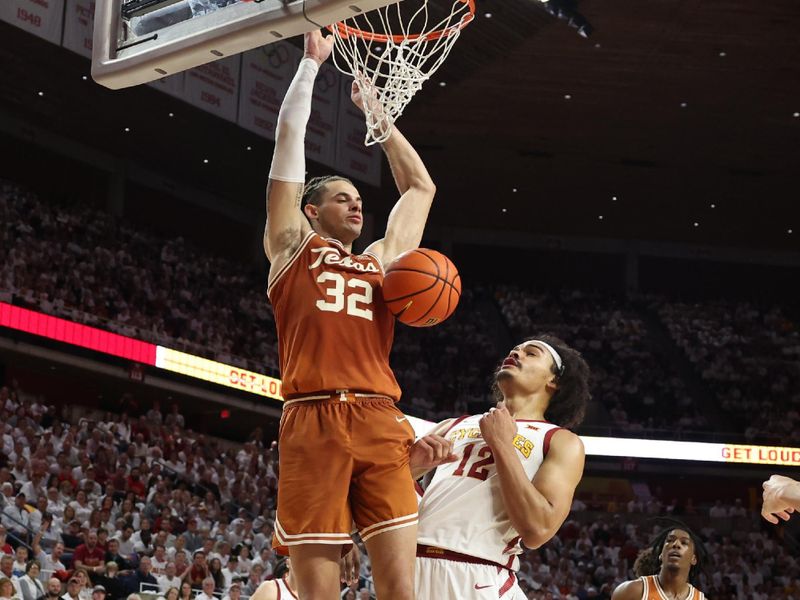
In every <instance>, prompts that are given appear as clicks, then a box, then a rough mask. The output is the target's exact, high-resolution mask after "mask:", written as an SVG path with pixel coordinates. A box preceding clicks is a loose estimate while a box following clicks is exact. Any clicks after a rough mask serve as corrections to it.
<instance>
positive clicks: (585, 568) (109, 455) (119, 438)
mask: <svg viewBox="0 0 800 600" xmlns="http://www.w3.org/2000/svg"><path fill="white" fill-rule="evenodd" d="M90 417H91V415H90V414H89V415H86V416H84V417H83V418H81V419H79V420H78V421H77V422H74V421H72V422H71V421H70V420H69V419H67V417H66V415H65V414H64V411H63V410H62V409H59V408H57V407H54V406H50V405H48V404H47V403H46V402H45V401H44V400H42V399H40V398H37V397H34V396H30V395H28V394H26V393H24V391H23V390H20V389H18V388H17V387H14V386H13V385H12V386H8V387H2V388H0V491H1V492H2V494H0V513H1V516H0V555H2V557H0V597H3V598H6V597H8V598H15V599H17V600H38V599H40V598H43V597H45V596H48V594H49V593H50V590H52V593H51V594H50V595H49V600H56V598H57V597H59V598H62V599H64V600H115V599H117V598H130V600H137V598H136V597H132V598H131V594H133V595H134V596H135V595H137V594H144V595H145V597H147V596H146V594H149V593H153V594H155V595H157V596H159V597H164V598H166V599H167V600H195V599H197V600H214V598H225V599H226V600H239V598H246V597H248V596H249V595H251V594H252V593H253V591H254V590H255V589H256V588H257V587H258V585H259V584H260V583H261V582H262V581H264V580H266V579H268V578H271V577H274V576H275V574H276V573H279V572H280V571H279V570H280V569H282V567H283V566H284V565H283V562H282V560H281V559H279V558H278V557H276V556H275V554H274V553H273V551H272V549H271V533H272V524H273V519H274V506H275V496H276V489H277V473H276V465H275V453H274V451H273V449H272V448H271V447H265V446H264V445H263V444H261V443H260V442H259V441H253V440H257V439H258V438H259V437H260V435H259V434H257V433H256V435H254V436H251V439H250V441H247V442H245V443H243V444H235V443H230V444H227V443H225V444H222V442H220V441H217V440H211V439H207V438H205V437H204V436H200V435H197V434H195V433H193V432H192V430H191V429H189V428H187V424H186V423H185V418H184V417H183V415H181V414H180V412H179V410H178V409H177V407H176V406H173V407H172V408H171V409H170V411H169V412H168V413H166V414H164V413H162V412H161V408H160V406H159V405H158V404H155V405H154V406H152V407H151V408H150V409H149V410H147V411H146V412H144V414H141V415H137V416H135V417H133V418H130V417H128V416H127V415H115V414H105V415H103V416H102V418H99V419H97V420H96V421H92V420H90ZM664 515H673V516H679V517H681V518H686V519H687V520H688V519H690V518H693V517H697V518H699V520H698V519H696V521H697V522H698V523H699V528H700V532H701V534H702V536H703V538H704V540H705V543H706V545H707V547H708V549H709V551H710V556H711V557H712V564H710V565H709V566H708V569H707V570H706V573H705V575H704V576H703V580H702V583H701V588H702V589H703V590H704V591H705V592H706V594H707V597H709V598H714V599H715V600H727V599H731V600H750V599H753V600H773V599H774V600H789V599H793V600H800V565H798V562H797V560H795V558H794V557H793V556H792V555H791V553H789V552H787V551H786V549H785V546H784V545H783V544H782V543H780V542H779V540H777V539H776V538H775V537H773V535H772V533H773V532H772V530H771V529H767V530H766V531H764V530H759V529H758V527H756V526H754V523H757V522H758V518H759V517H758V515H757V514H754V513H752V512H749V511H748V510H747V509H746V508H745V506H744V505H743V504H742V502H741V500H735V501H733V502H728V503H723V502H721V501H718V502H716V503H715V504H714V505H712V506H710V507H695V506H694V505H693V503H692V502H691V500H689V501H685V502H682V503H680V504H678V503H677V502H676V501H674V500H673V501H670V502H661V501H660V500H659V499H658V498H654V497H651V498H648V499H647V500H639V499H636V498H634V499H632V500H630V501H629V502H627V503H624V502H612V503H608V504H607V503H602V504H597V503H595V502H593V501H592V500H591V499H588V500H587V501H586V502H584V501H583V500H581V499H580V498H578V499H576V500H575V502H574V504H573V507H572V513H571V516H570V518H569V519H568V521H567V522H566V523H565V524H564V526H563V527H562V528H561V530H560V531H559V532H558V534H557V535H556V536H555V537H554V538H553V540H552V541H550V542H549V543H548V544H546V545H545V546H543V547H542V548H540V549H538V550H529V551H527V552H526V553H525V555H524V556H523V558H522V561H521V565H522V566H521V570H520V573H519V580H520V583H521V585H522V587H523V589H524V590H525V591H526V593H527V595H528V598H532V599H551V598H555V599H569V600H575V599H579V600H584V599H587V598H602V599H606V600H608V599H609V598H610V592H611V591H612V590H613V589H614V587H615V586H616V585H617V584H619V583H620V582H621V581H624V580H626V579H630V578H631V577H633V574H632V567H633V561H634V560H635V558H636V555H637V553H638V551H639V550H640V549H641V548H643V547H644V546H645V545H646V544H647V542H648V541H649V538H650V536H651V534H652V532H653V529H654V528H655V527H656V524H654V523H653V521H652V520H651V518H655V517H657V516H664ZM731 519H738V521H736V523H737V524H740V525H744V526H738V525H737V526H736V527H730V520H731ZM723 523H725V524H726V526H725V527H723V526H722V524H723ZM722 531H724V532H726V533H725V534H724V535H723V534H722V533H720V532H722ZM727 532H730V533H727ZM5 580H8V585H5V588H7V589H5V590H4V581H5ZM9 585H10V587H9ZM62 588H65V589H66V592H64V589H62ZM373 594H374V585H373V583H372V577H371V571H370V566H369V560H368V557H364V559H363V560H362V571H361V577H360V579H359V581H358V582H357V583H354V584H353V585H352V586H350V587H346V588H345V589H343V591H342V598H357V599H361V600H368V599H370V598H374V595H373ZM138 600H141V596H140V597H139V598H138Z"/></svg>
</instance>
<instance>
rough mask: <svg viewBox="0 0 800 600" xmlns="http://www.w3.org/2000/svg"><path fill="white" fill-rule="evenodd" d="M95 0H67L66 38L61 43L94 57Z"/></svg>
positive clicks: (70, 48) (67, 47)
mask: <svg viewBox="0 0 800 600" xmlns="http://www.w3.org/2000/svg"><path fill="white" fill-rule="evenodd" d="M94 5H95V0H67V11H66V13H65V14H64V39H63V40H62V41H61V45H62V46H64V48H66V49H67V50H72V51H73V52H77V53H78V54H80V55H82V56H85V57H87V58H92V36H93V34H92V32H93V29H94Z"/></svg>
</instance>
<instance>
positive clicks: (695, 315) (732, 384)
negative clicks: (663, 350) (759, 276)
mask: <svg viewBox="0 0 800 600" xmlns="http://www.w3.org/2000/svg"><path fill="white" fill-rule="evenodd" d="M657 308H658V314H659V316H660V317H661V319H662V320H663V322H664V324H665V326H666V327H667V329H668V330H669V332H670V336H671V337H672V339H673V340H674V342H675V344H677V345H678V346H679V347H680V348H681V349H682V350H683V352H684V353H685V355H686V357H687V358H688V360H689V361H690V362H691V364H692V365H693V366H694V367H695V369H696V371H697V374H698V375H699V376H700V377H701V378H702V380H703V381H704V382H705V383H706V384H707V386H708V387H709V389H710V390H711V393H712V394H713V396H714V397H715V399H716V401H717V404H718V405H719V407H720V408H721V409H722V410H723V411H725V413H726V414H727V415H729V417H730V418H733V419H735V422H736V426H737V429H739V430H741V431H744V432H745V438H746V439H747V441H750V442H752V441H762V442H767V443H773V444H778V445H786V446H795V445H798V443H800V368H798V365H800V334H799V333H798V330H797V326H796V322H795V320H794V317H793V316H792V315H789V314H787V313H786V311H785V310H784V309H783V308H781V307H779V306H758V305H756V304H755V303H753V302H745V301H717V302H703V303H689V302H668V301H666V300H661V301H660V302H659V303H658V305H657Z"/></svg>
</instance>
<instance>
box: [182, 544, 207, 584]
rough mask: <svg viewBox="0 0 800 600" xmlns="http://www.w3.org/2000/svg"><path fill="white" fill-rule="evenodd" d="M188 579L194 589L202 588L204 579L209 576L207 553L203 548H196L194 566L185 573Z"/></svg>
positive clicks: (193, 558)
mask: <svg viewBox="0 0 800 600" xmlns="http://www.w3.org/2000/svg"><path fill="white" fill-rule="evenodd" d="M185 577H186V581H188V582H189V585H191V586H192V589H201V588H202V586H203V580H204V579H205V578H206V577H208V563H207V562H206V553H205V552H203V551H202V550H195V553H194V554H193V555H192V566H191V567H190V568H189V569H188V570H187V571H186V573H185Z"/></svg>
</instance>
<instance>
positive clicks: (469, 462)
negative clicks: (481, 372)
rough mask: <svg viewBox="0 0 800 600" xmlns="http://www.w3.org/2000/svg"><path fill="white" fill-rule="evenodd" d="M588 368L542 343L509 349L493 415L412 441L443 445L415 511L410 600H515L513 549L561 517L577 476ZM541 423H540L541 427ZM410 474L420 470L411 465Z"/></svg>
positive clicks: (538, 538)
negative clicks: (577, 429)
mask: <svg viewBox="0 0 800 600" xmlns="http://www.w3.org/2000/svg"><path fill="white" fill-rule="evenodd" d="M588 378H589V367H588V366H587V365H586V363H585V362H584V360H583V358H581V356H580V354H579V353H578V352H576V351H575V350H573V349H571V348H570V347H569V346H567V345H566V344H565V343H564V342H562V341H561V340H559V339H558V338H555V337H553V336H549V335H541V336H537V338H536V339H533V340H528V341H526V342H524V343H522V344H520V345H519V346H517V347H515V348H514V349H513V350H511V352H510V354H509V355H508V357H507V358H506V359H505V360H504V361H503V363H502V365H501V366H500V368H499V369H498V371H497V372H496V374H495V395H496V397H497V398H498V399H499V400H502V402H500V403H499V404H498V407H497V408H493V409H491V410H490V411H489V412H487V413H484V414H481V415H474V416H467V417H461V418H459V419H451V420H449V421H444V422H442V423H440V424H439V425H438V426H437V427H436V428H434V430H433V432H432V433H431V434H430V435H428V436H426V437H424V438H422V440H421V442H420V443H421V444H427V445H428V446H429V452H430V456H431V457H434V456H436V455H443V454H444V453H446V452H447V451H448V449H447V448H446V447H445V448H442V446H443V445H444V444H447V443H450V442H452V444H453V447H452V452H453V454H455V456H456V457H457V460H456V461H454V462H450V463H447V464H444V465H442V466H439V467H438V468H437V469H436V473H435V475H434V476H433V479H432V480H431V482H430V484H429V485H428V488H427V489H426V490H425V493H424V495H423V497H422V501H421V503H420V507H419V515H420V520H419V536H418V540H419V546H418V548H417V557H418V558H417V577H416V593H417V598H420V599H422V598H431V599H432V598H436V599H437V600H470V599H481V598H486V599H488V598H503V599H511V598H525V595H524V594H523V592H522V590H521V589H520V588H519V586H518V585H517V582H516V576H515V572H516V570H517V569H518V568H519V560H518V555H519V554H520V553H521V552H522V546H521V543H522V544H524V545H525V546H526V547H528V548H538V547H539V546H541V545H542V544H544V543H545V542H547V541H548V540H549V539H550V538H551V537H552V536H553V534H555V532H556V531H557V530H558V528H559V527H560V526H561V524H562V523H563V522H564V519H565V518H566V517H567V514H568V513H569V509H570V506H571V504H572V496H573V494H574V492H575V487H576V486H577V485H578V482H579V481H580V478H581V475H582V474H583V462H584V451H583V443H582V442H581V440H580V438H579V437H578V436H577V435H575V434H574V433H572V432H571V431H568V430H567V429H562V428H561V426H564V427H572V426H575V425H577V424H579V423H580V422H581V421H582V420H583V415H584V413H585V411H586V403H587V401H588V399H589V388H588ZM545 419H547V420H545ZM411 466H412V469H414V476H415V477H417V476H420V475H421V474H422V473H423V471H424V469H419V468H417V464H416V460H412V464H411Z"/></svg>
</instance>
